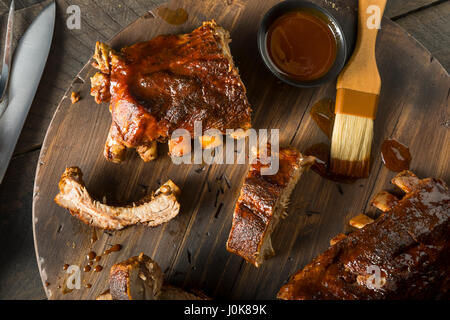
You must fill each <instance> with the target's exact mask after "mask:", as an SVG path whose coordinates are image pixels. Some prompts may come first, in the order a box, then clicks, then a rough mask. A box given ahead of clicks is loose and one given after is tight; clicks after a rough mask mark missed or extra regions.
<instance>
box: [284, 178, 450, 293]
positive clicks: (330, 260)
mask: <svg viewBox="0 0 450 320" xmlns="http://www.w3.org/2000/svg"><path fill="white" fill-rule="evenodd" d="M392 182H393V183H394V184H396V185H397V186H399V187H400V188H401V189H403V190H404V191H406V195H405V196H404V198H403V199H401V200H398V199H396V198H395V197H394V196H387V195H386V193H385V192H383V193H380V194H378V195H377V196H376V201H374V202H373V204H374V205H376V206H377V207H379V208H380V209H381V210H382V211H385V213H383V214H382V215H381V216H380V217H379V218H378V219H376V220H375V221H374V222H372V223H369V224H367V225H365V226H364V227H363V228H362V229H359V230H357V231H355V232H353V233H351V234H350V235H348V236H347V237H340V239H339V240H340V241H338V242H337V243H336V244H335V245H333V246H332V247H330V248H329V249H328V250H327V251H325V252H324V253H323V254H321V255H320V256H318V257H317V258H315V259H314V260H313V261H312V262H311V263H310V264H308V265H307V266H306V267H305V268H304V269H303V270H300V271H299V272H298V273H297V274H296V275H294V276H293V277H292V278H291V280H290V281H289V283H288V284H287V285H285V286H283V287H282V288H281V290H280V291H279V293H278V298H280V299H302V300H303V299H306V300H307V299H430V298H442V299H448V298H449V297H450V191H449V188H448V186H447V185H446V184H445V182H443V181H442V180H438V179H423V180H420V179H418V178H417V177H416V176H415V175H414V174H412V173H411V172H409V171H405V172H402V173H400V174H399V175H398V176H397V177H395V178H394V179H393V180H392ZM369 222H370V221H369ZM377 270H379V271H380V273H379V274H378V279H377V278H376V277H377V274H376V273H375V272H377Z"/></svg>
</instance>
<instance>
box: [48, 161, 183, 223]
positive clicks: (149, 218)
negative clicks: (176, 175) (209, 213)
mask: <svg viewBox="0 0 450 320" xmlns="http://www.w3.org/2000/svg"><path fill="white" fill-rule="evenodd" d="M59 190H60V192H59V194H58V195H57V196H56V197H55V202H56V203H57V204H58V205H60V206H61V207H63V208H66V209H68V210H69V211H70V213H71V214H72V215H73V216H74V217H77V218H78V219H80V220H81V221H83V222H84V223H86V224H88V225H91V226H93V227H98V228H102V229H109V230H120V229H123V228H125V227H126V226H129V225H134V224H138V223H142V224H146V225H148V226H150V227H154V226H158V225H160V224H162V223H165V222H168V221H170V220H171V219H173V218H175V217H176V216H177V214H178V212H179V211H180V204H179V203H178V201H177V196H178V195H179V193H180V189H179V188H178V187H177V186H176V185H175V184H174V183H173V182H172V181H171V180H169V181H167V182H166V183H165V184H164V185H163V186H161V188H159V189H158V190H157V191H156V192H155V193H153V194H150V195H147V196H145V197H144V198H143V199H141V200H139V201H138V202H136V203H133V204H132V205H130V206H126V207H113V206H108V205H106V204H103V203H100V202H99V201H96V200H94V199H93V198H92V197H91V196H90V195H89V192H88V191H87V189H86V187H85V184H84V181H83V174H82V172H81V170H80V169H79V168H77V167H71V168H67V169H66V170H65V172H64V173H63V175H62V176H61V180H60V182H59Z"/></svg>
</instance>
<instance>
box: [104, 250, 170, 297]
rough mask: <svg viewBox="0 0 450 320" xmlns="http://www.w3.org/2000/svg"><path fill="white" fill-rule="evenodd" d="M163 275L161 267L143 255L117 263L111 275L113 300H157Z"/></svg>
mask: <svg viewBox="0 0 450 320" xmlns="http://www.w3.org/2000/svg"><path fill="white" fill-rule="evenodd" d="M163 277H164V275H163V273H162V271H161V268H160V267H159V265H158V264H157V263H156V262H154V261H153V260H152V259H150V258H149V257H147V256H146V255H144V254H143V253H141V254H140V255H139V256H138V257H132V258H130V259H128V260H126V261H124V262H120V263H116V264H115V265H113V266H112V267H111V270H110V273H109V291H110V294H111V298H112V300H156V299H157V298H158V296H159V295H160V294H161V288H162V285H163Z"/></svg>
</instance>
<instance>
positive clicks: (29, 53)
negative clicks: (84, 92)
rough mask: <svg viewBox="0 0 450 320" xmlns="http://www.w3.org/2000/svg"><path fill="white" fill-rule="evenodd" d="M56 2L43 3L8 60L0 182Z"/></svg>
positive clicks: (46, 47) (47, 42)
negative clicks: (10, 59)
mask: <svg viewBox="0 0 450 320" xmlns="http://www.w3.org/2000/svg"><path fill="white" fill-rule="evenodd" d="M55 15H56V5H55V2H54V1H53V2H52V3H50V4H49V5H48V6H47V7H45V8H44V9H43V10H42V11H41V13H40V14H39V15H38V16H37V18H36V19H35V20H34V21H33V22H32V24H31V25H30V26H29V27H28V29H27V30H26V32H25V34H24V35H23V36H22V38H21V39H20V41H19V44H18V45H17V48H16V50H15V54H14V57H13V61H12V68H11V75H10V79H9V86H8V91H7V95H8V96H7V101H8V106H7V109H6V111H5V113H4V114H3V116H2V117H1V118H0V183H1V182H2V181H3V177H4V175H5V172H6V169H7V168H8V165H9V161H10V160H11V157H12V155H13V152H14V149H15V147H16V144H17V140H18V139H19V136H20V132H21V131H22V128H23V125H24V123H25V120H26V118H27V115H28V111H29V110H30V107H31V104H32V103H33V99H34V96H35V95H36V91H37V88H38V86H39V82H40V80H41V77H42V73H43V71H44V68H45V64H46V62H47V57H48V54H49V52H50V46H51V43H52V38H53V30H54V27H55Z"/></svg>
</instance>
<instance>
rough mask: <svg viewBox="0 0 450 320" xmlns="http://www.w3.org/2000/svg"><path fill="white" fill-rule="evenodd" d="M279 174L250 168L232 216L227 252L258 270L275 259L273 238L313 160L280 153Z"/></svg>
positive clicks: (289, 151) (257, 166)
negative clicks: (268, 173) (270, 259)
mask: <svg viewBox="0 0 450 320" xmlns="http://www.w3.org/2000/svg"><path fill="white" fill-rule="evenodd" d="M278 159H279V170H278V172H277V173H276V174H275V175H267V176H265V175H261V169H262V168H263V165H262V164H261V162H260V159H259V156H258V161H257V162H256V163H255V164H252V165H251V166H250V170H249V172H248V175H247V177H246V179H245V181H244V184H243V186H242V189H241V194H240V196H239V199H238V201H237V203H236V208H235V210H234V215H233V225H232V227H231V231H230V235H229V237H228V241H227V250H228V251H230V252H232V253H235V254H237V255H239V256H241V257H242V258H244V259H245V260H247V261H248V262H250V263H252V264H253V265H254V266H255V267H259V266H260V265H261V264H262V263H263V262H264V260H265V259H267V258H268V257H270V256H272V255H274V253H275V252H274V250H273V248H272V240H271V234H272V232H273V230H274V229H275V227H276V226H277V224H278V221H279V219H280V216H282V215H283V214H286V213H285V209H286V207H287V206H288V203H289V196H290V194H291V192H292V190H293V189H294V187H295V185H296V184H297V182H298V180H299V178H300V176H301V175H302V173H303V172H304V171H305V170H306V169H307V168H309V167H310V166H311V164H312V163H313V162H314V158H312V157H307V158H303V156H302V155H301V154H300V152H298V151H297V150H295V149H292V148H284V149H281V150H280V151H279V154H278Z"/></svg>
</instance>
